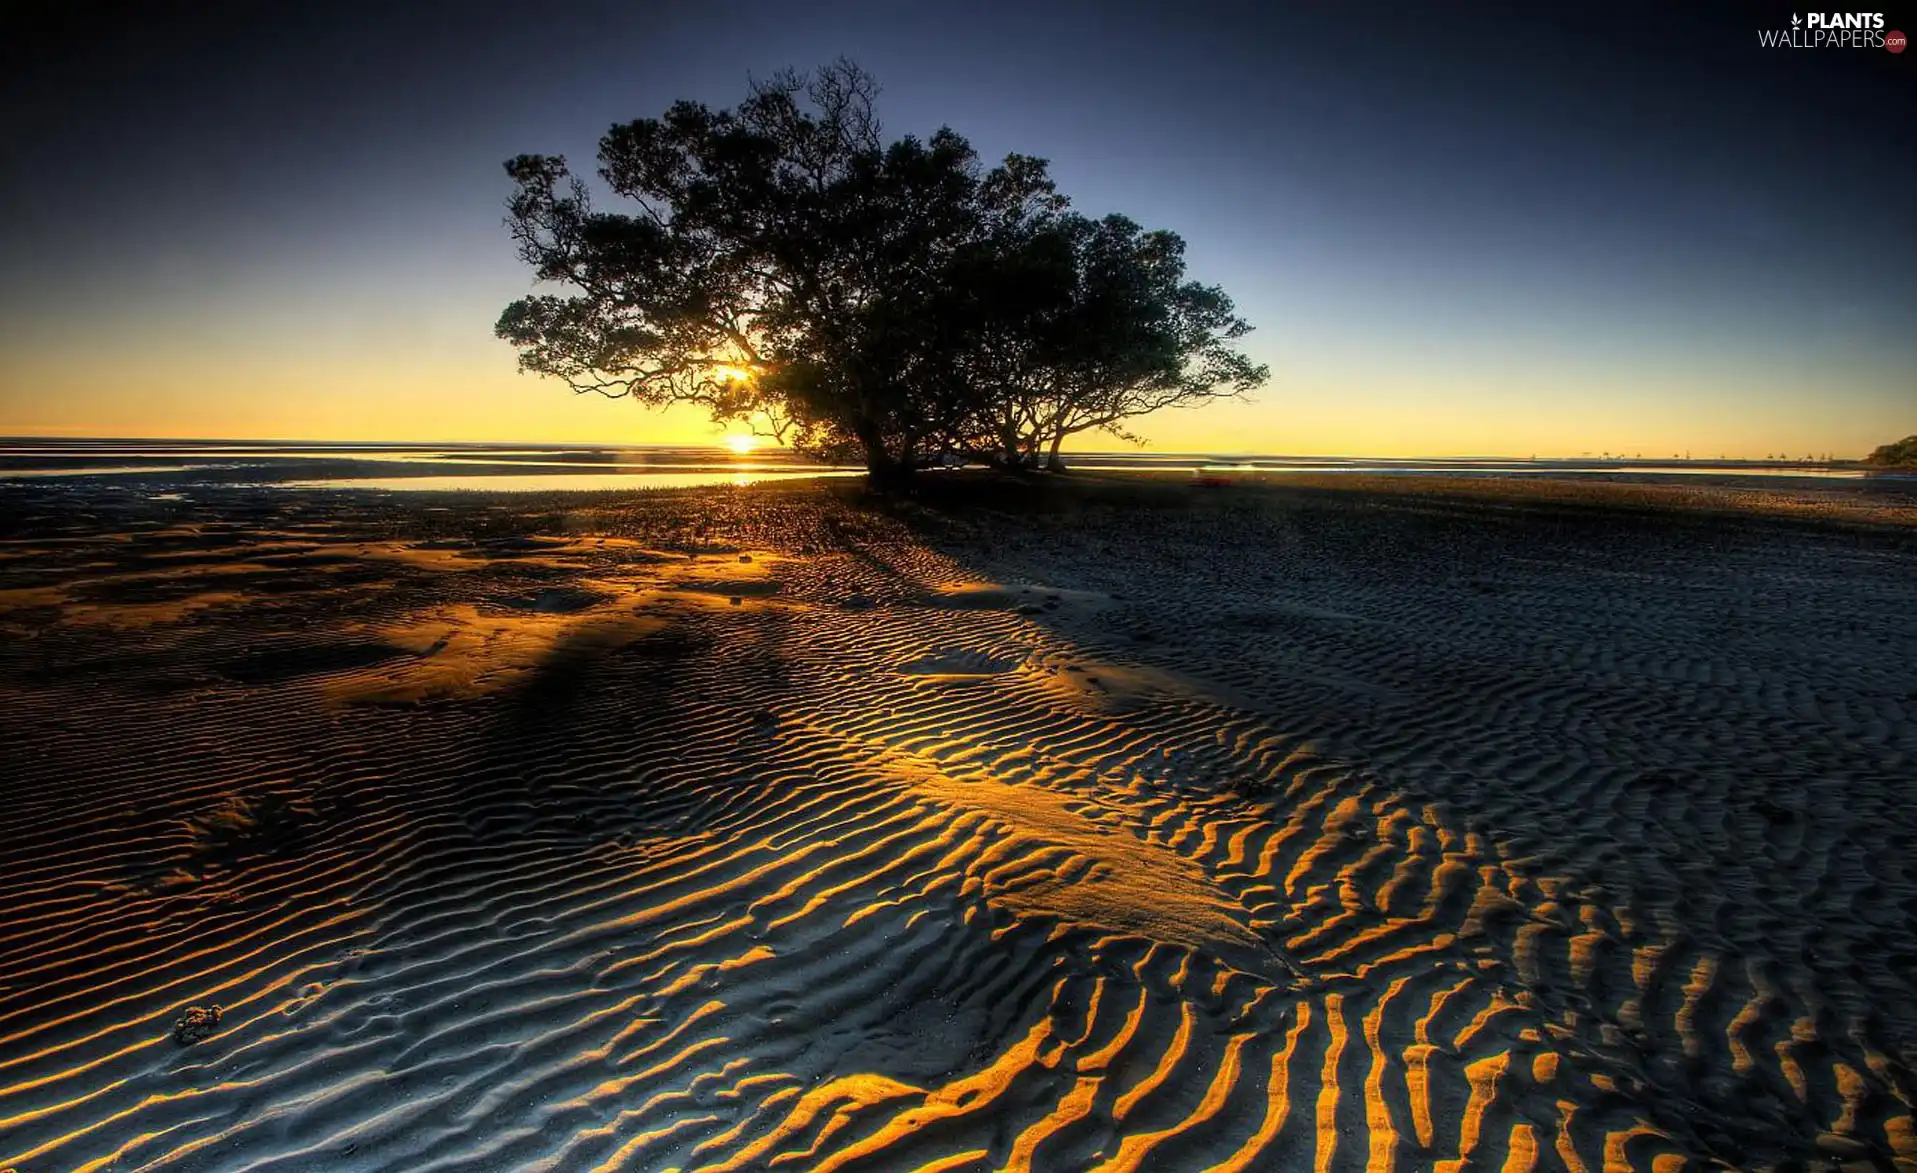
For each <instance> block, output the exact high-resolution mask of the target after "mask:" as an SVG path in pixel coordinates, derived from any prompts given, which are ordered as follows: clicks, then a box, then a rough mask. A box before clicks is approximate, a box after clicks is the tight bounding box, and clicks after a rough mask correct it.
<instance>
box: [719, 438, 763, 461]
mask: <svg viewBox="0 0 1917 1173" xmlns="http://www.w3.org/2000/svg"><path fill="white" fill-rule="evenodd" d="M725 445H726V447H727V448H730V449H732V451H733V452H735V453H737V454H738V455H740V456H744V455H745V454H747V453H748V452H751V451H752V450H753V449H754V448H757V447H758V446H759V438H758V437H757V436H741V435H737V434H734V435H730V436H727V437H726V438H725Z"/></svg>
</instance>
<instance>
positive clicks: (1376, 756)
mask: <svg viewBox="0 0 1917 1173" xmlns="http://www.w3.org/2000/svg"><path fill="white" fill-rule="evenodd" d="M71 492H72V491H71V490H61V492H60V493H56V492H55V491H53V490H50V489H35V488H32V487H22V488H16V489H9V490H6V493H7V500H6V502H5V504H6V506H7V508H6V509H5V510H4V512H3V513H0V516H4V518H5V520H4V522H0V542H4V543H5V544H6V546H7V548H8V550H9V551H10V552H11V556H10V557H9V558H8V559H7V560H6V562H5V564H4V566H0V607H3V608H4V613H3V614H0V630H3V631H4V633H5V635H6V637H7V638H6V639H5V640H4V641H0V744H4V745H5V746H6V747H7V749H6V785H7V798H8V801H7V803H6V804H5V806H4V810H0V832H3V833H0V865H3V866H0V909H4V910H5V912H4V919H3V920H0V1168H3V1167H9V1166H10V1167H12V1168H15V1169H18V1170H20V1173H39V1171H43V1170H70V1169H108V1168H116V1169H147V1168H151V1169H181V1170H186V1169H192V1170H240V1169H247V1170H259V1169H266V1170H280V1169H284V1170H294V1169H300V1170H307V1169H322V1170H328V1171H332V1170H347V1171H352V1170H406V1171H409V1173H411V1171H415V1170H433V1169H455V1168H458V1169H469V1168H501V1169H506V1168H513V1169H517V1168H563V1169H606V1170H615V1169H628V1170H663V1169H681V1170H692V1169H762V1168H797V1169H874V1170H889V1169H954V1170H955V1169H1006V1168H1010V1169H1109V1170H1123V1169H1151V1170H1158V1169H1214V1168H1218V1169H1241V1170H1249V1169H1265V1168H1291V1167H1307V1166H1310V1167H1316V1168H1325V1169H1342V1168H1363V1167H1368V1166H1369V1167H1383V1166H1387V1165H1389V1166H1390V1167H1394V1168H1400V1169H1419V1168H1456V1167H1485V1166H1506V1167H1514V1168H1518V1167H1540V1168H1541V1167H1557V1166H1562V1167H1574V1168H1575V1167H1582V1168H1590V1169H1598V1168H1604V1167H1607V1166H1619V1167H1633V1168H1647V1169H1649V1168H1667V1167H1682V1166H1686V1165H1690V1166H1704V1165H1709V1164H1713V1163H1715V1164H1719V1165H1723V1166H1735V1167H1743V1168H1789V1167H1801V1166H1802V1165H1804V1164H1808V1163H1814V1162H1828V1161H1837V1162H1854V1163H1857V1165H1858V1167H1895V1166H1896V1163H1898V1162H1903V1163H1906V1164H1908V1163H1911V1162H1917V1126H1914V1125H1913V1110H1912V1104H1913V1098H1914V1093H1917V1082H1913V1061H1917V943H1914V942H1917V874H1914V872H1913V869H1917V862H1914V861H1917V813H1914V809H1913V806H1912V791H1911V787H1912V785H1913V782H1912V779H1913V778H1917V630H1914V629H1913V628H1912V627H1911V625H1910V624H1909V622H1908V618H1907V617H1908V616H1909V615H1910V614H1913V613H1917V573H1914V572H1917V537H1914V536H1913V535H1917V529H1913V528H1912V526H1911V525H1910V524H1909V520H1908V519H1907V518H1906V517H1905V514H1906V513H1908V512H1909V510H1908V509H1907V507H1906V506H1905V505H1902V504H1899V503H1898V502H1897V501H1896V500H1890V499H1883V498H1869V499H1865V498H1862V497H1849V498H1846V497H1843V496H1841V495H1831V496H1823V497H1819V498H1817V500H1815V501H1806V500H1803V499H1800V496H1790V495H1786V496H1785V497H1783V498H1781V499H1780V500H1777V501H1772V500H1770V499H1762V500H1757V501H1755V502H1753V501H1752V500H1750V499H1747V498H1745V497H1741V496H1725V495H1724V494H1723V493H1721V492H1719V491H1717V490H1715V489H1712V488H1710V487H1708V486H1706V487H1702V488H1699V489H1695V490H1687V491H1686V492H1685V493H1683V494H1679V495H1678V496H1676V497H1673V496H1671V495H1670V494H1666V493H1663V492H1662V490H1661V489H1659V488H1658V487H1656V486H1651V487H1645V486H1637V485H1625V486H1612V487H1609V488H1606V487H1602V486H1599V487H1593V486H1590V485H1583V486H1579V487H1577V488H1576V489H1575V491H1573V490H1567V489H1564V488H1562V487H1561V486H1557V485H1554V484H1547V483H1545V482H1535V483H1531V482H1527V483H1526V484H1524V485H1521V486H1520V485H1513V484H1504V485H1497V484H1488V483H1483V484H1481V483H1475V482H1474V483H1464V482H1456V483H1451V484H1446V485H1437V486H1434V485H1426V484H1419V485H1416V486H1405V485H1404V484H1403V483H1402V482H1400V483H1398V484H1396V485H1365V484H1358V483H1355V482H1351V481H1343V482H1337V483H1325V484H1294V485H1292V486H1289V487H1286V486H1261V485H1257V484H1243V485H1238V486H1234V487H1232V488H1230V489H1227V490H1224V491H1222V492H1219V491H1202V490H1192V489H1187V488H1185V487H1182V486H1174V487H1151V488H1149V489H1146V488H1141V487H1140V486H1139V485H1137V484H1136V483H1134V482H1131V481H1127V480H1125V479H1124V478H1113V479H1111V480H1110V481H1108V482H1106V481H1099V480H1097V479H1096V478H1088V479H1086V480H1084V481H1081V482H1080V483H1079V484H1077V485H1075V486H1074V487H1071V488H1070V489H1069V490H1061V491H1059V492H1054V493H1048V494H1045V495H1042V496H1040V497H1037V498H1034V499H1029V500H1025V501H1023V502H1022V503H1021V505H1020V507H1019V508H1018V509H1016V510H1008V509H1006V508H1005V507H1004V505H1003V503H1002V502H1000V501H997V500H993V499H989V498H981V497H979V496H977V495H975V496H973V497H969V498H968V497H966V496H964V495H963V494H943V495H941V494H938V493H928V494H926V495H925V496H924V497H922V498H921V499H920V500H918V501H916V502H914V503H913V504H912V505H911V506H910V507H909V508H904V509H893V508H889V507H875V506H872V505H869V504H867V503H864V502H862V501H861V500H860V499H859V498H858V496H857V494H856V492H855V491H853V490H851V489H850V488H847V487H843V486H841V487H837V488H833V487H818V486H815V487H808V488H797V487H778V488H768V487H761V488H754V489H713V490H701V491H693V492H686V493H683V494H667V495H650V496H648V497H646V498H644V499H638V500H634V499H621V498H614V497H607V498H591V499H585V500H581V499H578V498H574V499H570V500H566V501H554V500H550V499H542V498H536V497H517V498H516V497H499V498H491V497H467V498H449V499H445V500H439V501H435V503H434V508H433V509H431V510H428V509H423V508H421V507H420V506H419V505H417V504H414V503H410V502H404V501H394V500H391V499H381V498H373V497H362V496H357V495H351V494H344V495H326V494H317V493H306V492H294V491H238V490H236V491H224V492H216V491H208V492H204V493H198V492H196V493H195V494H194V495H193V496H192V497H191V498H190V499H183V500H174V501H151V500H146V499H144V498H142V497H139V496H137V495H135V494H132V493H123V492H119V491H116V490H114V489H112V488H110V487H100V488H97V489H92V490H88V492H89V494H90V496H89V498H88V501H87V511H86V512H87V516H88V518H89V520H88V521H86V522H85V524H84V525H82V524H80V523H79V522H76V521H75V520H74V519H73V517H72V516H71V506H72V498H71V496H70V494H71ZM1793 492H1795V490H1793ZM63 494H66V495H63ZM290 535H296V536H297V537H296V540H295V539H294V538H293V537H291V536H290ZM216 1005H217V1006H218V1007H219V1013H218V1014H217V1016H214V1015H212V1014H211V1013H210V1009H209V1008H211V1007H213V1006H216ZM190 1008H199V1010H200V1012H201V1013H200V1014H199V1015H197V1016H195V1017H194V1019H193V1021H194V1022H195V1023H197V1024H200V1025H197V1026H196V1027H195V1028H194V1029H193V1030H192V1031H191V1032H188V1033H187V1034H186V1035H185V1036H180V1035H176V1024H177V1023H179V1022H180V1021H181V1020H182V1018H183V1016H185V1015H187V1013H188V1011H189V1009H190ZM183 1037H184V1039H186V1040H190V1041H183Z"/></svg>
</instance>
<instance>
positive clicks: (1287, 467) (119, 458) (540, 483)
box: [0, 438, 1864, 492]
mask: <svg viewBox="0 0 1917 1173" xmlns="http://www.w3.org/2000/svg"><path fill="white" fill-rule="evenodd" d="M1067 459H1068V463H1069V464H1071V465H1072V467H1074V468H1077V469H1080V470H1083V471H1112V472H1116V471H1127V472H1151V473H1163V474H1171V475H1183V476H1191V475H1194V474H1198V473H1220V474H1227V475H1229V474H1230V473H1234V472H1258V473H1285V472H1312V473H1326V472H1343V473H1402V474H1408V475H1423V476H1434V475H1479V476H1482V475H1486V474H1498V475H1508V474H1524V475H1558V476H1589V475H1606V474H1610V475H1615V474H1619V473H1632V474H1642V475H1657V476H1684V475H1713V476H1726V475H1731V476H1752V477H1817V478H1838V479H1844V478H1852V479H1854V478H1857V477H1861V476H1863V475H1864V473H1863V471H1862V470H1860V469H1856V468H1844V467H1831V466H1826V465H1822V464H1815V463H1808V462H1806V463H1792V462H1785V461H1775V462H1761V461H1704V460H1699V461H1644V460H1596V461H1593V460H1589V459H1579V460H1505V459H1495V458H1486V459H1473V458H1459V459H1429V460H1402V459H1375V458H1365V457H1321V456H1256V455H1232V454H1214V453H1142V452H1116V453H1112V452H1108V453H1098V452H1092V453H1080V454H1075V455H1071V456H1068V458H1067ZM860 471H861V470H859V469H857V468H850V467H845V466H833V465H821V464H815V463H813V462H810V461H807V460H804V459H802V458H800V457H798V456H795V455H793V454H792V453H790V452H786V451H784V450H782V449H761V450H758V451H754V452H750V453H745V454H740V453H735V452H732V451H730V450H728V449H724V448H693V447H643V446H635V447H603V446H601V447H592V446H585V445H564V444H551V445H531V444H525V445H509V444H340V443H285V442H267V441H211V440H209V441H199V440H124V439H39V438H33V439H8V438H0V484H3V483H6V482H9V481H15V482H19V481H38V480H44V479H46V478H60V479H69V478H71V479H75V480H78V479H80V478H84V479H86V480H87V481H89V482H92V483H108V482H112V483H118V482H128V483H133V484H138V485H150V486H152V487H153V488H154V489H156V490H173V489H178V488H180V487H184V486H193V485H201V486H253V485H281V486H285V487H288V488H302V489H311V488H332V489H378V490H389V491H399V490H442V491H443V490H447V489H483V490H490V491H499V490H524V491H540V492H550V491H552V490H555V489H577V490H603V489H647V488H652V489H665V488H686V487H690V486H697V485H721V484H732V485H749V484H756V483H761V482H766V481H779V480H789V479H793V478H800V477H828V476H855V475H858V473H859V472H860Z"/></svg>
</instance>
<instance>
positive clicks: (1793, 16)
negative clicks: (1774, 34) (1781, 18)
mask: <svg viewBox="0 0 1917 1173" xmlns="http://www.w3.org/2000/svg"><path fill="white" fill-rule="evenodd" d="M1803 23H1804V22H1803V21H1801V20H1799V19H1797V14H1796V13H1795V12H1793V13H1791V27H1792V28H1796V27H1797V26H1798V25H1800V24H1803Z"/></svg>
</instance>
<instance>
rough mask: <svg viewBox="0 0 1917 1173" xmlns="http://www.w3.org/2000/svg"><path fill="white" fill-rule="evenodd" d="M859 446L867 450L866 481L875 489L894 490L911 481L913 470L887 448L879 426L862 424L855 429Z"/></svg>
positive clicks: (854, 432)
mask: <svg viewBox="0 0 1917 1173" xmlns="http://www.w3.org/2000/svg"><path fill="white" fill-rule="evenodd" d="M853 434H854V435H856V436H857V437H858V438H859V446H860V447H861V448H863V449H865V479H866V483H867V484H869V485H871V486H873V487H874V488H880V489H892V488H897V487H899V486H900V485H903V484H905V483H906V482H907V481H908V480H910V479H911V475H912V468H911V466H910V465H909V464H907V463H906V462H905V461H902V460H899V459H897V458H896V457H894V456H893V455H892V454H891V453H890V452H888V451H886V448H885V436H884V433H882V432H881V431H880V430H879V427H878V425H877V424H873V423H861V424H859V425H858V426H857V427H856V428H854V429H853Z"/></svg>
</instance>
